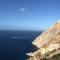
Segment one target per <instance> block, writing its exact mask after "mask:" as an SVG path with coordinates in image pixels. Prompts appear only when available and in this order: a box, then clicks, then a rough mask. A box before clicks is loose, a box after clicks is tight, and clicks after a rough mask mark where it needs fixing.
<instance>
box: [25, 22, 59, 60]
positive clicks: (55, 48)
mask: <svg viewBox="0 0 60 60" xmlns="http://www.w3.org/2000/svg"><path fill="white" fill-rule="evenodd" d="M32 44H33V45H35V46H36V47H38V48H39V49H37V51H35V52H30V53H27V54H26V55H28V56H30V57H29V59H28V60H41V59H42V58H44V59H45V58H46V59H51V58H52V57H53V56H54V55H57V54H59V53H60V21H58V22H56V23H55V24H54V25H53V26H52V27H51V28H49V29H48V30H47V31H44V32H43V33H42V34H41V35H39V36H38V37H37V38H36V39H35V40H34V41H33V42H32Z"/></svg>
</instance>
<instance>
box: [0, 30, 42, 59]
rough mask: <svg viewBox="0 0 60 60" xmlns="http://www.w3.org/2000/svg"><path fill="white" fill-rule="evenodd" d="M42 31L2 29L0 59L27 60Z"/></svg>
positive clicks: (0, 33)
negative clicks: (35, 40) (33, 43)
mask: <svg viewBox="0 0 60 60" xmlns="http://www.w3.org/2000/svg"><path fill="white" fill-rule="evenodd" d="M41 32H42V31H6V30H5V31H0V60H25V59H26V58H27V56H26V53H28V52H30V51H32V50H34V49H36V48H35V47H34V46H33V45H32V41H33V40H34V39H35V38H36V37H37V36H38V35H40V34H41Z"/></svg>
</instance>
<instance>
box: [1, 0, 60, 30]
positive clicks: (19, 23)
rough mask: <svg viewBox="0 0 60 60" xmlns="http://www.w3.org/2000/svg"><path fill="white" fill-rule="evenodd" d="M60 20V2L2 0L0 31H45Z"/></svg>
mask: <svg viewBox="0 0 60 60" xmlns="http://www.w3.org/2000/svg"><path fill="white" fill-rule="evenodd" d="M58 19H60V0H0V30H43V29H47V28H49V27H50V26H51V25H52V24H53V23H55V22H56V21H57V20H58Z"/></svg>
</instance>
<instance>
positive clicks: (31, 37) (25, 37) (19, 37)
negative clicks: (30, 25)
mask: <svg viewBox="0 0 60 60" xmlns="http://www.w3.org/2000/svg"><path fill="white" fill-rule="evenodd" d="M11 38H13V39H16V38H32V37H11Z"/></svg>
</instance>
